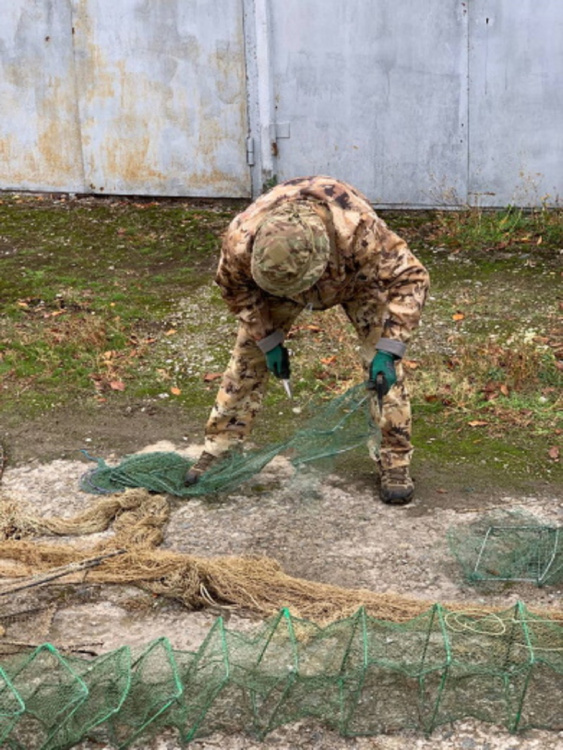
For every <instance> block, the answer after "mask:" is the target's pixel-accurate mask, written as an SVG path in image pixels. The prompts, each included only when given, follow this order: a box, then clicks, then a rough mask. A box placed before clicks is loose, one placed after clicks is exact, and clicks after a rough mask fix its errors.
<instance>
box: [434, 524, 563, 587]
mask: <svg viewBox="0 0 563 750" xmlns="http://www.w3.org/2000/svg"><path fill="white" fill-rule="evenodd" d="M448 543H449V546H450V550H451V551H452V553H453V555H454V556H455V557H456V559H457V560H458V562H459V563H460V565H461V567H462V570H463V574H464V578H465V580H466V581H467V582H469V583H479V582H486V581H491V582H492V581H520V582H525V583H533V584H536V585H537V586H545V585H555V584H561V583H563V527H561V526H556V525H546V524H542V523H541V522H540V521H538V520H537V519H536V518H535V517H533V516H531V515H529V514H525V513H516V512H512V513H497V514H492V515H486V516H483V517H482V518H479V519H478V520H477V521H475V522H474V523H472V524H469V525H468V526H460V527H457V528H454V529H451V530H450V531H449V532H448Z"/></svg>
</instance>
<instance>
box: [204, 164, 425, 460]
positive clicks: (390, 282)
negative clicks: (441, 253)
mask: <svg viewBox="0 0 563 750" xmlns="http://www.w3.org/2000/svg"><path fill="white" fill-rule="evenodd" d="M303 201H305V202H306V205H307V206H308V207H309V208H310V209H313V210H314V212H315V214H316V215H317V216H318V217H319V218H320V220H321V221H322V223H323V225H324V227H326V230H327V232H328V237H329V240H330V247H329V248H328V250H327V258H328V263H327V264H326V268H325V269H324V272H323V274H322V276H321V278H320V279H319V280H318V281H317V283H316V284H314V286H313V287H312V288H308V289H306V290H305V291H301V292H298V293H295V294H292V295H291V298H289V297H288V296H285V297H283V298H282V297H279V296H275V295H274V294H270V293H268V292H266V291H264V289H263V288H261V287H259V286H258V285H257V284H256V283H255V281H254V278H253V274H252V269H251V264H252V254H253V243H254V240H255V237H256V235H257V232H258V231H259V229H260V228H261V227H263V226H264V222H265V220H266V219H267V218H268V216H269V215H271V213H272V211H275V210H278V209H279V208H280V207H283V206H286V205H288V204H291V203H296V202H297V203H300V202H303ZM323 267H324V266H323ZM216 282H217V284H218V285H219V287H220V289H221V293H222V295H223V298H224V299H225V302H226V303H227V305H228V307H229V309H230V310H231V312H233V313H234V314H235V315H236V316H237V317H238V319H239V330H238V335H237V340H236V344H235V347H234V350H233V353H232V356H231V360H230V362H229V364H228V366H227V369H226V371H225V373H224V375H223V379H222V382H221V386H220V389H219V393H218V395H217V399H216V402H215V405H214V407H213V409H212V412H211V415H210V417H209V420H208V423H207V426H206V432H205V438H206V439H205V448H204V450H205V451H206V452H207V453H210V454H213V455H215V456H219V455H221V454H222V453H224V452H225V451H227V450H229V448H231V447H232V446H233V445H234V444H236V443H240V442H241V441H243V440H244V439H245V438H246V437H247V436H248V435H249V434H250V432H251V430H252V426H253V422H254V418H255V416H256V414H257V413H258V411H259V410H260V407H261V404H262V399H263V394H264V390H265V384H266V380H267V377H268V370H267V367H266V360H265V357H264V354H263V352H262V351H261V350H260V348H259V347H258V346H257V343H256V342H257V341H260V340H261V339H264V338H265V337H266V336H269V335H270V334H272V332H274V331H276V330H281V331H283V332H284V333H287V332H288V331H289V329H290V328H291V325H292V324H293V322H294V321H295V319H296V318H297V316H298V315H299V313H300V312H301V311H302V310H303V309H304V308H306V307H309V308H312V309H315V310H326V309H328V308H330V307H333V306H335V305H342V307H343V309H344V311H345V312H346V314H347V316H348V318H349V319H350V321H351V323H352V324H353V326H354V328H355V329H356V331H357V334H358V337H359V340H360V346H361V359H362V363H363V366H364V368H365V370H366V373H367V372H368V368H369V364H370V362H371V360H372V358H373V356H374V354H375V347H376V344H377V342H378V341H379V339H380V338H381V337H383V338H385V339H392V340H395V341H398V342H402V343H403V344H406V343H407V342H408V341H409V339H410V337H411V334H412V332H413V330H414V329H415V328H416V326H417V325H418V322H419V318H420V313H421V310H422V307H423V304H424V301H425V298H426V294H427V291H428V284H429V281H428V273H427V271H426V269H425V268H424V266H423V265H422V264H421V263H420V262H419V261H418V260H417V259H416V258H415V256H414V255H413V254H412V253H411V252H410V250H409V249H408V247H407V245H406V243H405V242H404V241H403V240H402V239H401V238H400V237H398V236H397V235H396V234H394V233H393V232H392V231H391V230H390V229H389V228H388V227H387V225H386V224H385V222H384V221H383V220H382V219H380V218H379V217H378V216H377V215H376V213H375V212H374V210H373V208H372V207H371V205H370V203H369V202H368V200H367V198H365V197H364V196H363V195H362V194H361V193H360V192H358V191H357V190H356V189H355V188H353V187H351V186H350V185H347V184H346V183H343V182H340V181H337V180H334V179H332V178H330V177H307V178H302V179H295V180H289V181H287V182H284V183H282V184H280V185H278V186H276V187H275V188H274V189H273V190H271V191H270V192H268V193H266V194H264V195H262V196H261V197H260V198H258V200H257V201H255V202H254V203H253V204H252V205H250V206H249V207H248V208H247V209H246V210H245V211H244V212H242V213H241V214H239V215H238V216H237V217H236V218H235V219H234V220H233V221H232V222H231V224H230V226H229V228H228V230H227V232H226V234H225V236H224V240H223V246H222V252H221V259H220V262H219V268H218V271H217V276H216ZM396 372H397V383H396V385H395V386H393V387H392V388H391V390H390V391H389V393H388V394H387V395H386V396H385V398H384V402H383V414H382V416H381V418H380V415H379V411H378V408H377V405H376V403H375V401H374V400H372V403H371V410H372V415H373V417H374V419H375V421H376V422H379V424H380V427H381V431H382V444H381V449H380V455H379V459H380V461H381V464H382V468H384V469H387V468H392V467H397V466H408V464H409V462H410V458H411V454H412V445H411V413H410V403H409V397H408V392H407V389H406V386H405V383H404V374H403V368H402V365H401V363H400V361H398V362H397V363H396Z"/></svg>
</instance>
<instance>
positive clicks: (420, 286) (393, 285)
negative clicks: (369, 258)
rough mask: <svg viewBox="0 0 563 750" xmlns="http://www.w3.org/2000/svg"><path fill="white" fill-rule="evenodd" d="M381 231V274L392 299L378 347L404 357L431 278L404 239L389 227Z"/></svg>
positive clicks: (378, 256) (417, 321)
mask: <svg viewBox="0 0 563 750" xmlns="http://www.w3.org/2000/svg"><path fill="white" fill-rule="evenodd" d="M381 234H382V236H381V240H382V242H381V249H380V252H379V253H378V254H377V263H378V269H377V275H378V279H379V281H380V283H381V284H382V285H383V287H384V289H385V290H386V292H387V299H388V301H387V314H386V316H385V319H384V321H383V329H382V332H381V338H380V340H379V342H378V343H377V349H378V350H379V351H384V352H388V353H389V354H393V355H394V356H395V357H396V358H398V359H401V358H402V357H403V356H404V354H405V351H406V347H407V344H408V342H409V341H410V338H411V336H412V333H413V331H414V330H415V329H416V327H417V326H418V324H419V322H420V316H421V313H422V308H423V307H424V303H425V301H426V296H427V294H428V289H429V286H430V278H429V275H428V271H427V270H426V268H425V267H424V266H423V265H422V263H421V262H420V261H419V260H418V258H416V257H415V255H414V254H413V253H412V252H411V251H410V250H409V248H408V246H407V244H406V242H405V241H404V240H402V239H401V238H400V237H398V236H397V235H396V234H395V233H394V232H391V231H389V230H388V229H386V230H385V231H384V232H382V233H381Z"/></svg>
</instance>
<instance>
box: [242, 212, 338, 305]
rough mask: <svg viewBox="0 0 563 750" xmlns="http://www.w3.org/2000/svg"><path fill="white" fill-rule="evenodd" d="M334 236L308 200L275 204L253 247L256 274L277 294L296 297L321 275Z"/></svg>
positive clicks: (253, 275) (261, 281)
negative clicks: (331, 237) (330, 238)
mask: <svg viewBox="0 0 563 750" xmlns="http://www.w3.org/2000/svg"><path fill="white" fill-rule="evenodd" d="M329 254H330V240H329V237H328V232H327V230H326V227H325V225H324V223H323V221H322V219H321V218H320V216H319V215H318V214H317V213H316V212H315V211H314V209H313V208H312V207H311V206H310V205H307V203H305V202H301V203H296V202H295V203H285V204H284V205H282V206H278V207H277V208H274V209H273V210H272V211H270V213H269V214H268V216H267V217H266V219H264V221H263V222H262V223H261V224H260V226H259V227H258V230H257V232H256V237H255V238H254V245H253V249H252V262H251V272H252V278H253V279H254V281H255V282H256V283H257V284H258V286H259V287H260V288H261V289H264V291H266V292H269V293H270V294H274V295H276V296H277V297H292V296H294V295H296V294H301V292H304V291H306V290H307V289H310V288H311V287H312V286H313V285H314V284H316V282H317V281H318V280H319V279H320V278H321V276H322V275H323V272H324V270H325V268H326V266H327V263H328V258H329Z"/></svg>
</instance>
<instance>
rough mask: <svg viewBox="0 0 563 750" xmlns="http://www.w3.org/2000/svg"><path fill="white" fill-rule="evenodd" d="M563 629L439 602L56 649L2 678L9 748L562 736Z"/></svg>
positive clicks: (17, 662) (20, 661)
mask: <svg viewBox="0 0 563 750" xmlns="http://www.w3.org/2000/svg"><path fill="white" fill-rule="evenodd" d="M562 704H563V628H561V627H559V626H557V625H555V624H554V623H553V622H550V621H546V620H543V619H541V618H539V617H536V616H534V615H532V614H531V613H530V612H528V611H527V610H526V608H525V607H524V605H523V604H521V603H518V604H516V605H515V606H514V607H511V608H510V609H508V610H505V611H501V612H499V613H496V614H488V615H483V614H482V613H481V614H475V613H471V612H454V611H450V610H448V609H445V608H443V607H442V606H441V605H439V604H436V605H434V606H433V607H432V608H430V609H429V610H428V611H427V612H426V613H424V614H422V615H420V616H419V617H416V618H414V619H412V620H410V621H409V622H406V623H403V624H392V623H389V622H385V621H382V620H377V619H374V618H372V617H370V616H368V615H367V614H366V612H365V610H363V609H359V610H358V611H357V612H356V614H355V615H354V616H352V617H350V618H348V619H344V620H340V621H337V622H334V623H332V624H331V625H328V626H327V627H325V628H321V627H319V626H317V625H315V624H313V623H312V622H309V621H306V620H301V619H297V618H294V617H292V616H291V614H290V613H289V611H288V610H282V611H280V613H279V615H278V616H277V617H276V618H274V619H273V620H271V621H270V622H268V623H266V624H265V625H264V626H263V627H262V628H261V629H260V630H259V631H258V632H257V633H254V634H251V635H248V634H246V635H245V634H241V633H238V632H232V631H229V630H228V629H227V628H225V626H224V623H223V620H222V619H221V618H219V619H217V620H216V621H215V624H214V625H213V627H212V628H211V630H210V632H209V633H208V636H207V638H206V639H205V641H204V642H203V643H202V645H201V647H200V648H199V649H198V650H197V651H196V652H187V651H177V650H174V649H173V648H172V647H171V645H170V643H169V642H168V640H167V639H165V638H160V639H158V640H156V641H154V642H152V643H151V644H149V645H148V646H147V647H146V648H145V649H144V650H139V651H138V652H135V651H132V650H131V649H130V648H129V647H126V646H125V647H122V648H120V649H118V650H116V651H114V652H111V653H108V654H104V655H101V656H98V657H94V658H90V659H86V658H79V657H76V656H63V655H61V654H60V653H59V652H58V651H57V650H56V649H55V648H54V647H53V646H52V645H49V644H46V645H43V646H41V647H39V648H37V649H35V650H34V651H33V652H32V653H30V654H27V655H19V656H17V657H14V656H12V657H9V658H5V660H4V661H3V663H2V665H1V668H0V731H1V733H2V734H0V738H2V740H4V741H6V742H7V744H8V745H9V746H10V747H14V748H29V749H30V750H35V749H36V748H50V750H57V749H58V748H65V747H70V746H72V745H73V744H76V743H78V742H80V741H82V740H85V739H90V740H94V741H97V742H100V743H107V742H109V743H111V744H112V745H113V746H116V747H125V746H126V745H128V744H129V743H131V742H133V741H134V740H136V739H138V738H139V737H146V736H147V733H148V732H156V731H161V730H163V729H165V728H166V729H173V730H175V731H176V732H177V733H178V735H179V737H180V739H181V740H182V741H189V740H192V739H194V738H197V737H202V736H205V735H208V734H210V733H213V732H217V731H221V732H224V733H232V732H244V733H246V734H249V735H252V736H255V737H259V738H262V737H264V736H265V735H267V734H268V732H270V731H271V730H273V729H274V728H275V727H278V726H280V725H284V724H288V723H290V722H295V721H297V720H299V719H303V718H306V717H308V718H312V719H315V720H317V721H319V722H321V723H322V724H324V725H325V726H327V727H330V728H332V729H333V730H336V731H338V732H340V734H342V735H344V736H355V735H376V734H381V733H393V732H402V731H407V730H408V731H417V732H423V733H426V734H428V733H430V732H432V730H433V729H435V728H436V727H438V726H439V725H441V724H444V723H449V722H452V721H454V720H456V719H461V718H464V717H475V718H477V719H480V720H483V721H486V722H494V723H495V724H497V725H499V724H502V725H504V726H505V727H506V728H507V729H508V730H510V731H513V732H515V731H517V730H523V729H529V728H533V727H535V728H544V729H552V730H561V729H563V713H562V712H561V705H562Z"/></svg>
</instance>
